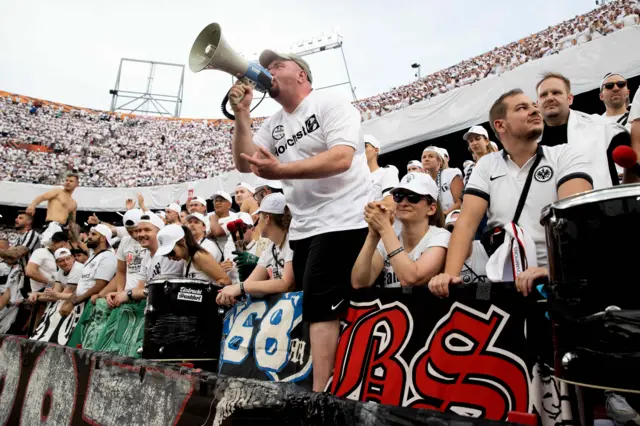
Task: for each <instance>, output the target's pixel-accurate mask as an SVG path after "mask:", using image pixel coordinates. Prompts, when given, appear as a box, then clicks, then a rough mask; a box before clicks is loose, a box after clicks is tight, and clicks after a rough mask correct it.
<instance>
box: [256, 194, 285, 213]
mask: <svg viewBox="0 0 640 426" xmlns="http://www.w3.org/2000/svg"><path fill="white" fill-rule="evenodd" d="M286 205H287V202H286V201H285V199H284V195H283V194H280V193H279V192H274V193H273V194H269V195H267V196H266V197H264V198H263V199H262V202H261V203H260V208H259V209H258V210H256V211H255V212H253V214H254V215H255V214H258V213H273V214H284V208H285V206H286Z"/></svg>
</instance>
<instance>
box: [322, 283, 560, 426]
mask: <svg viewBox="0 0 640 426" xmlns="http://www.w3.org/2000/svg"><path fill="white" fill-rule="evenodd" d="M483 299H488V300H483ZM542 306H544V305H542ZM549 330H550V328H549V322H548V320H547V319H545V318H544V309H541V308H540V304H539V303H537V301H536V300H534V297H533V296H531V297H527V298H525V297H523V296H522V295H521V294H520V293H517V292H516V291H515V290H514V289H513V288H504V287H503V286H502V285H500V284H494V285H493V286H492V288H490V289H483V288H481V289H480V291H478V288H476V287H475V286H473V287H458V288H454V289H452V294H451V296H450V297H449V298H447V299H439V298H437V297H435V296H433V295H432V294H431V293H430V292H429V291H428V290H427V289H425V288H413V289H367V290H361V291H357V292H354V295H353V297H352V300H351V305H350V308H349V310H348V313H347V318H346V320H345V322H344V324H343V330H342V334H341V337H340V343H339V346H338V353H337V356H336V366H335V370H334V376H333V379H332V383H331V385H330V390H331V393H333V394H335V395H337V396H340V397H344V398H349V399H353V400H357V401H375V402H379V403H382V404H389V405H395V406H403V407H411V408H424V409H429V410H438V411H442V412H449V413H456V414H460V415H465V416H469V417H475V418H486V419H492V420H501V421H504V420H506V419H507V417H508V413H509V412H520V413H532V412H537V413H542V423H543V424H545V425H553V424H557V423H562V424H565V425H566V424H568V423H570V419H571V414H570V408H569V405H568V403H567V404H563V401H566V399H567V398H566V391H565V395H563V392H562V391H561V386H560V385H559V383H558V382H557V381H556V380H555V379H554V378H553V377H550V374H551V371H552V370H549V369H548V368H546V367H545V368H541V367H540V365H539V364H538V360H539V359H540V356H541V355H542V353H541V351H540V349H541V348H547V349H551V348H552V344H551V335H550V333H549ZM541 374H543V375H544V377H540V375H541ZM546 388H549V389H551V390H547V389H546ZM551 392H553V393H551ZM548 395H552V400H550V401H546V405H545V401H543V399H545V398H548V397H549V396H548ZM547 405H548V406H549V407H551V406H554V407H555V408H554V410H553V412H552V413H551V414H549V413H550V412H548V410H546V408H547Z"/></svg>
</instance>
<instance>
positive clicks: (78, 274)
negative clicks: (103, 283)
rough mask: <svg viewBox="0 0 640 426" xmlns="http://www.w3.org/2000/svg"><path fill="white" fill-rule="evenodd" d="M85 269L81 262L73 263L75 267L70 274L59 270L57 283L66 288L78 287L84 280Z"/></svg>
mask: <svg viewBox="0 0 640 426" xmlns="http://www.w3.org/2000/svg"><path fill="white" fill-rule="evenodd" d="M83 269H84V265H83V264H82V263H80V262H73V266H72V267H71V270H70V271H69V273H68V274H65V273H64V271H63V270H62V269H60V268H58V271H57V272H56V281H57V282H59V283H60V284H62V285H63V286H66V285H67V284H74V285H77V284H78V283H79V282H80V279H81V278H82V270H83Z"/></svg>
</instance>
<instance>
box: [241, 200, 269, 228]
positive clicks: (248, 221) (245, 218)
mask: <svg viewBox="0 0 640 426" xmlns="http://www.w3.org/2000/svg"><path fill="white" fill-rule="evenodd" d="M267 197H268V195H267ZM254 214H255V213H254ZM238 219H241V220H242V221H243V222H244V224H245V225H247V226H253V219H252V218H251V215H250V214H249V213H246V212H240V213H238Z"/></svg>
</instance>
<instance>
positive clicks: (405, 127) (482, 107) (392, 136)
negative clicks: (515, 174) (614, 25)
mask: <svg viewBox="0 0 640 426" xmlns="http://www.w3.org/2000/svg"><path fill="white" fill-rule="evenodd" d="M638 46H640V27H638V26H635V27H631V28H627V29H624V30H620V31H618V32H615V33H613V34H611V35H608V36H606V37H603V38H600V39H597V40H594V41H591V42H589V43H585V44H582V45H578V46H575V47H572V48H569V49H567V50H564V51H562V52H561V53H559V54H556V55H551V56H547V57H544V58H541V59H538V60H536V61H533V62H529V63H526V64H524V65H520V66H519V67H517V68H515V69H514V70H512V71H509V72H506V73H504V74H501V75H499V76H495V77H489V78H485V79H484V80H480V81H478V82H476V83H473V84H472V85H470V86H465V87H461V88H458V89H456V90H453V91H451V92H447V93H445V94H442V95H438V96H436V97H434V98H431V99H429V100H427V101H423V102H420V103H417V104H414V105H411V106H409V107H407V108H404V109H402V110H399V111H395V112H392V113H389V114H386V115H384V116H382V117H379V118H375V119H373V120H369V121H365V122H364V123H363V124H362V127H363V131H364V132H365V133H367V134H371V135H373V136H375V137H376V138H377V139H378V140H380V141H381V145H382V146H381V152H382V153H385V152H390V151H395V150H397V149H401V148H404V147H407V146H410V145H412V144H414V143H418V142H422V141H425V140H429V139H434V138H437V137H440V136H445V135H448V134H450V133H453V132H456V131H459V130H462V129H466V128H469V127H471V126H473V125H474V124H478V123H484V122H486V121H488V119H489V108H490V107H491V105H492V104H493V102H494V101H495V100H496V99H497V98H498V97H499V96H500V95H501V94H502V93H504V92H506V91H508V90H511V89H514V88H521V89H522V90H524V92H525V93H526V94H527V95H529V96H531V97H532V98H534V99H535V97H536V93H535V85H536V83H537V81H538V80H539V79H540V76H541V74H543V73H545V72H549V71H555V72H560V73H562V74H564V75H565V76H567V77H568V78H569V79H570V80H571V86H572V92H573V94H580V93H583V92H587V91H589V90H593V89H597V88H598V87H599V86H600V82H601V80H602V77H603V76H604V75H605V74H606V73H608V72H618V73H620V74H622V75H624V76H625V77H626V78H631V77H633V76H636V75H638V74H640V50H638V48H637V47H638Z"/></svg>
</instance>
